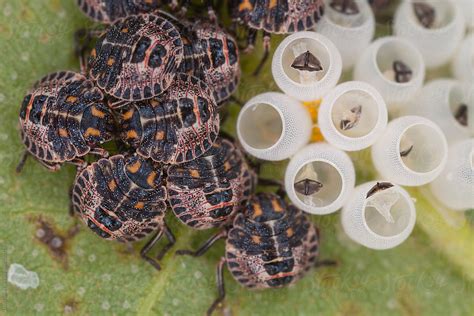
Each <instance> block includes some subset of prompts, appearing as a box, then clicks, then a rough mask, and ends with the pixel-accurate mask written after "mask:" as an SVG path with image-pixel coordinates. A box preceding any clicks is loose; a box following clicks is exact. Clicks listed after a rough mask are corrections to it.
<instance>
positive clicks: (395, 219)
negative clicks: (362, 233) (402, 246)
mask: <svg viewBox="0 0 474 316" xmlns="http://www.w3.org/2000/svg"><path fill="white" fill-rule="evenodd" d="M363 212H364V219H365V223H366V224H367V226H368V228H369V229H370V230H371V231H372V232H373V233H375V234H377V235H379V236H383V237H393V236H397V235H399V234H400V233H402V232H403V231H404V230H405V229H406V228H407V227H408V225H409V224H410V217H411V213H410V206H409V204H408V202H407V201H406V199H405V197H404V196H402V195H401V194H400V193H399V192H398V190H397V188H396V187H391V188H388V189H386V190H382V191H379V192H376V193H375V194H374V195H372V196H370V197H368V198H367V199H366V202H365V206H364V211H363Z"/></svg>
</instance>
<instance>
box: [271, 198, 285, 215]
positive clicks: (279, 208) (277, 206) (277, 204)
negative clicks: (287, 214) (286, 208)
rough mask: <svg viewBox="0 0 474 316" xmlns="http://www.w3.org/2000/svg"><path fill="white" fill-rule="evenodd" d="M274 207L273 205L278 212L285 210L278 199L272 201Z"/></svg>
mask: <svg viewBox="0 0 474 316" xmlns="http://www.w3.org/2000/svg"><path fill="white" fill-rule="evenodd" d="M272 207H273V210H274V211H275V212H277V213H281V212H283V208H282V207H281V205H280V203H278V201H276V200H273V201H272Z"/></svg>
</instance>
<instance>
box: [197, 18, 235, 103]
mask: <svg viewBox="0 0 474 316" xmlns="http://www.w3.org/2000/svg"><path fill="white" fill-rule="evenodd" d="M193 30H194V32H195V33H196V44H195V46H198V48H197V50H198V51H199V52H200V54H201V58H200V60H199V61H200V64H201V65H202V70H201V71H203V76H204V79H205V80H206V82H207V83H208V85H209V86H210V87H211V89H212V90H213V91H214V98H215V99H216V102H217V104H222V103H223V102H224V101H225V100H227V99H228V98H229V97H230V96H231V95H232V94H233V93H234V92H235V90H237V86H238V84H239V81H240V75H241V72H240V62H239V48H238V45H237V41H236V40H235V39H234V38H233V37H232V35H230V34H229V33H227V32H226V31H225V30H224V29H223V28H221V27H219V26H217V25H216V24H215V23H210V22H204V21H198V22H197V23H195V24H194V26H193Z"/></svg>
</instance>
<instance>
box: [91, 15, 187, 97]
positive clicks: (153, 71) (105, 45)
mask: <svg viewBox="0 0 474 316" xmlns="http://www.w3.org/2000/svg"><path fill="white" fill-rule="evenodd" d="M182 59H183V42H182V39H181V36H180V33H179V31H178V29H177V28H176V26H175V25H174V24H172V23H171V22H170V21H169V20H168V19H166V18H164V17H163V16H158V15H154V14H140V15H132V16H129V17H127V18H124V19H121V20H118V21H116V22H115V23H114V24H112V25H111V26H110V28H109V29H108V30H107V31H106V32H105V33H104V34H102V35H101V36H100V37H99V39H98V41H97V44H96V46H95V48H94V49H93V50H92V52H91V55H90V58H89V65H90V67H91V69H90V75H91V77H92V79H94V81H95V82H96V83H97V85H98V87H99V88H101V89H102V90H104V91H105V92H106V93H107V94H109V95H111V96H113V97H115V98H117V99H120V100H125V101H137V100H144V99H150V98H152V97H154V96H157V95H159V94H161V93H163V92H164V91H165V90H166V89H168V87H169V86H170V85H171V84H172V82H173V80H174V78H175V76H176V70H177V69H178V66H179V65H180V63H181V61H182Z"/></svg>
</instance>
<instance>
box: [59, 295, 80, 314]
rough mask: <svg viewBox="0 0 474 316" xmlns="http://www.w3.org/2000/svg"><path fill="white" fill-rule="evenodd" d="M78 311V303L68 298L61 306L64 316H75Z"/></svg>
mask: <svg viewBox="0 0 474 316" xmlns="http://www.w3.org/2000/svg"><path fill="white" fill-rule="evenodd" d="M78 310H79V302H78V301H77V300H76V299H74V298H70V299H68V300H67V301H66V302H65V303H64V304H63V312H64V314H66V315H70V314H75V313H76V312H77V311H78Z"/></svg>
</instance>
